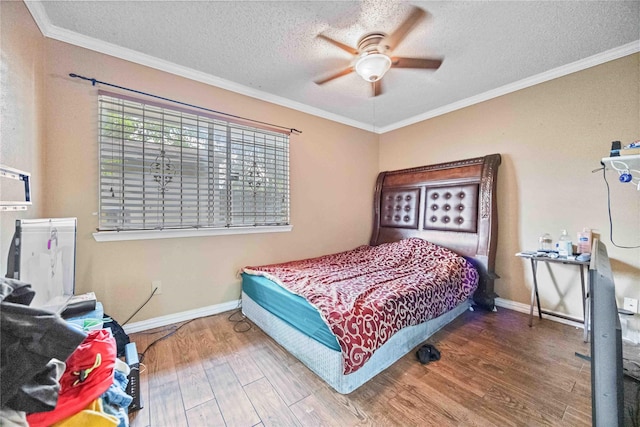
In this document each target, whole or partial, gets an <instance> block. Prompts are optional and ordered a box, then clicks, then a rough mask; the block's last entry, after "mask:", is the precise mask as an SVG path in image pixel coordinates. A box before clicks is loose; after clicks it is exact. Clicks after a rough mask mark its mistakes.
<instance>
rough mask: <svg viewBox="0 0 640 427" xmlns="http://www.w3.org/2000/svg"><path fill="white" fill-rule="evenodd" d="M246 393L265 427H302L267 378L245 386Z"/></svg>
mask: <svg viewBox="0 0 640 427" xmlns="http://www.w3.org/2000/svg"><path fill="white" fill-rule="evenodd" d="M244 391H245V393H247V396H248V397H249V400H251V403H252V404H253V407H254V408H255V410H256V412H257V413H258V415H259V416H260V419H261V420H262V423H263V424H264V425H265V426H283V427H284V426H301V425H302V424H300V422H299V421H298V419H297V418H296V417H295V415H294V414H293V412H291V410H290V409H289V407H288V406H287V404H286V403H285V402H284V400H282V398H281V397H280V396H279V395H278V393H277V392H276V391H275V390H274V389H273V386H272V385H271V384H270V383H269V381H268V380H267V379H266V378H261V379H259V380H257V381H254V382H252V383H251V384H247V385H245V386H244Z"/></svg>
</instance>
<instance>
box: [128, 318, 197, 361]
mask: <svg viewBox="0 0 640 427" xmlns="http://www.w3.org/2000/svg"><path fill="white" fill-rule="evenodd" d="M194 320H196V319H191V320H189V321H186V322H184V323H183V324H182V325H180V326H178V327H177V328H175V329H174V330H172V331H171V332H169V333H168V334H166V335H163V336H161V337H160V338H158V339H156V340H154V341H153V342H152V343H151V344H149V345H148V346H147V348H145V349H144V351H143V352H142V353H138V360H139V361H140V363H142V362H143V361H144V358H145V357H146V355H147V352H148V351H149V350H151V349H152V348H153V346H155V345H156V344H158V343H159V342H160V341H163V340H166V339H167V338H169V337H170V336H171V335H173V334H175V333H176V332H178V331H179V330H180V329H182V328H183V327H184V326H186V325H188V324H189V323H191V322H193V321H194Z"/></svg>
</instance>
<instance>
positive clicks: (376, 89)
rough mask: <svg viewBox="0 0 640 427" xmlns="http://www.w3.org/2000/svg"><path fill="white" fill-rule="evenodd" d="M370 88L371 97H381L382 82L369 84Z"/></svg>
mask: <svg viewBox="0 0 640 427" xmlns="http://www.w3.org/2000/svg"><path fill="white" fill-rule="evenodd" d="M371 87H372V88H373V96H378V95H382V92H383V90H382V80H378V81H375V82H371Z"/></svg>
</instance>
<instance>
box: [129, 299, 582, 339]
mask: <svg viewBox="0 0 640 427" xmlns="http://www.w3.org/2000/svg"><path fill="white" fill-rule="evenodd" d="M496 306H498V307H502V308H507V309H509V310H514V311H518V312H520V313H527V314H528V313H529V305H528V304H523V303H521V302H516V301H511V300H508V299H503V298H496ZM239 307H240V300H235V301H229V302H225V303H222V304H216V305H209V306H207V307H201V308H196V309H193V310H187V311H183V312H180V313H174V314H168V315H166V316H160V317H154V318H152V319H147V320H142V321H140V322H133V323H129V324H128V325H124V326H123V328H124V331H125V332H126V333H127V334H132V333H135V332H142V331H147V330H149V329H154V328H161V327H163V326H167V325H171V324H173V323H180V322H184V321H187V320H192V319H197V318H199V317H206V316H211V315H214V314H218V313H223V312H225V311H230V310H233V309H236V308H239ZM546 311H548V312H550V313H555V314H558V315H561V316H566V315H565V314H563V313H558V312H553V311H551V310H546ZM533 314H534V316H538V308H537V307H534V309H533ZM542 318H543V319H549V320H553V321H554V322H559V323H564V324H565V325H571V326H575V327H576V328H582V329H584V325H583V324H582V323H581V322H578V321H573V320H569V319H564V318H562V317H556V316H550V315H547V314H545V313H542Z"/></svg>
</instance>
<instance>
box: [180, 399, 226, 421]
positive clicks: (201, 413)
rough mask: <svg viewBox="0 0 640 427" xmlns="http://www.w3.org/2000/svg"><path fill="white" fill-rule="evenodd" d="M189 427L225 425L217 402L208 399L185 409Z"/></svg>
mask: <svg viewBox="0 0 640 427" xmlns="http://www.w3.org/2000/svg"><path fill="white" fill-rule="evenodd" d="M187 420H188V421H189V427H225V426H226V424H225V422H224V418H223V417H222V413H221V412H220V408H219V407H218V402H217V401H216V400H215V399H214V400H209V401H207V402H204V403H202V404H200V405H198V406H196V407H193V408H191V409H189V410H187Z"/></svg>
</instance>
